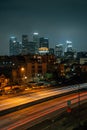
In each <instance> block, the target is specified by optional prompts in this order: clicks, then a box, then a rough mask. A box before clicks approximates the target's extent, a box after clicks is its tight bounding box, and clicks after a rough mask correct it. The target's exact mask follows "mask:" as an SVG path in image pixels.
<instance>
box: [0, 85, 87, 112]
mask: <svg viewBox="0 0 87 130" xmlns="http://www.w3.org/2000/svg"><path fill="white" fill-rule="evenodd" d="M83 87H87V84H86V83H84V84H80V85H72V86H67V87H62V88H54V89H44V90H40V91H37V92H34V93H30V92H29V91H28V92H27V93H26V94H23V95H19V96H16V97H11V98H7V99H5V100H4V99H3V100H2V99H1V100H0V111H2V110H6V109H8V108H12V107H15V106H18V105H22V104H26V103H29V102H32V101H36V100H39V99H43V98H46V97H50V96H54V95H59V94H63V93H67V92H70V91H74V90H77V89H78V88H83Z"/></svg>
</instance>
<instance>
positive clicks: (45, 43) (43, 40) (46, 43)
mask: <svg viewBox="0 0 87 130" xmlns="http://www.w3.org/2000/svg"><path fill="white" fill-rule="evenodd" d="M41 47H47V48H49V40H48V38H44V37H41V38H40V44H39V48H41Z"/></svg>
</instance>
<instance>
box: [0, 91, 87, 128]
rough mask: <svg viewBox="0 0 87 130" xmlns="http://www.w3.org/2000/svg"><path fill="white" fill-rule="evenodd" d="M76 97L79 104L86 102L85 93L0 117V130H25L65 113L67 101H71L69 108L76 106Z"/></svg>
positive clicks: (86, 95)
mask: <svg viewBox="0 0 87 130" xmlns="http://www.w3.org/2000/svg"><path fill="white" fill-rule="evenodd" d="M78 96H80V102H81V101H82V100H85V101H87V92H82V93H80V95H78V94H71V95H67V96H63V97H60V98H56V99H53V100H50V101H46V102H43V103H40V104H37V105H34V106H31V107H28V108H26V109H23V110H19V111H16V112H13V113H10V114H8V115H5V116H2V117H0V130H26V129H27V128H30V127H31V126H33V125H35V124H37V123H39V122H41V121H44V120H46V119H49V118H51V117H53V116H55V115H58V114H60V113H62V112H63V111H66V108H67V101H68V100H71V107H73V104H75V103H77V105H78V101H79V97H78Z"/></svg>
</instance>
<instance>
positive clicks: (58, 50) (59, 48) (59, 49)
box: [55, 44, 63, 57]
mask: <svg viewBox="0 0 87 130" xmlns="http://www.w3.org/2000/svg"><path fill="white" fill-rule="evenodd" d="M55 55H56V56H58V57H62V56H63V44H58V45H56V46H55Z"/></svg>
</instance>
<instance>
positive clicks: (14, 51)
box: [9, 37, 21, 56]
mask: <svg viewBox="0 0 87 130" xmlns="http://www.w3.org/2000/svg"><path fill="white" fill-rule="evenodd" d="M20 53H21V44H20V43H19V42H18V41H17V38H16V37H10V40H9V54H10V56H11V55H19V54H20Z"/></svg>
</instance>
